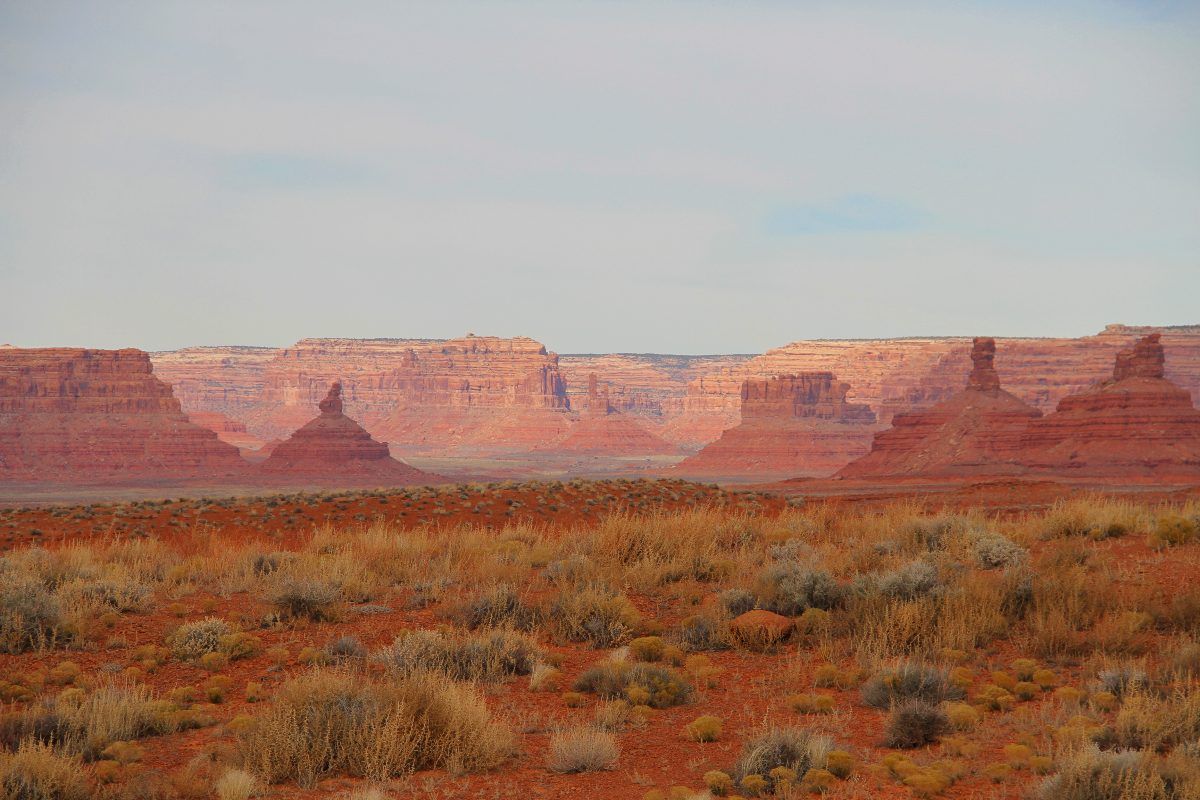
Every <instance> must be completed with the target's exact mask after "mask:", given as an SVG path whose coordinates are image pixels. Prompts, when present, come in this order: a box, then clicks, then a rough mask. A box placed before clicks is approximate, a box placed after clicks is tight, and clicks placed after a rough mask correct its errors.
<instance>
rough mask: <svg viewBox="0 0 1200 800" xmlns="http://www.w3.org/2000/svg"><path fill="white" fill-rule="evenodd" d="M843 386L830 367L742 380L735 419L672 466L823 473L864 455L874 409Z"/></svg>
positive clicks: (707, 471) (699, 473)
mask: <svg viewBox="0 0 1200 800" xmlns="http://www.w3.org/2000/svg"><path fill="white" fill-rule="evenodd" d="M849 391H850V385H849V384H847V383H842V382H839V381H838V380H837V378H836V377H835V376H834V375H833V373H831V372H803V373H799V374H796V375H779V376H776V377H772V378H766V379H761V380H760V379H748V380H746V381H744V382H743V383H742V389H741V414H742V421H741V423H739V424H738V425H736V426H734V427H732V428H730V429H728V430H726V431H725V432H723V433H722V434H721V436H720V438H718V439H717V440H716V441H715V442H712V443H711V444H709V445H707V446H705V447H704V448H703V449H702V450H701V451H700V452H699V453H697V454H695V455H694V456H691V457H689V458H686V459H684V460H683V461H682V462H680V463H679V464H678V465H677V466H676V467H675V470H674V471H675V472H677V473H679V474H681V475H686V476H694V477H734V476H743V475H753V476H755V477H759V476H763V477H765V478H771V477H776V476H785V475H786V476H805V475H809V476H811V475H829V474H831V473H833V472H834V471H836V470H837V469H838V468H839V467H842V466H844V465H845V464H846V463H848V462H849V461H851V460H853V459H855V458H857V457H858V456H861V455H864V454H865V453H866V452H867V451H868V450H869V449H870V443H871V435H872V433H873V432H874V431H875V430H876V426H875V414H874V412H872V411H871V409H870V408H869V407H868V406H865V405H862V404H859V403H851V402H849V401H847V399H846V397H847V394H848V393H849Z"/></svg>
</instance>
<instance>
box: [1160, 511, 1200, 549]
mask: <svg viewBox="0 0 1200 800" xmlns="http://www.w3.org/2000/svg"><path fill="white" fill-rule="evenodd" d="M1198 536H1200V520H1197V519H1196V518H1195V517H1188V516H1184V515H1183V514H1162V515H1160V516H1159V517H1158V518H1157V519H1155V520H1154V528H1153V530H1151V531H1150V544H1151V546H1153V547H1160V548H1161V547H1175V546H1177V545H1181V544H1189V543H1191V542H1194V541H1196V539H1197V537H1198Z"/></svg>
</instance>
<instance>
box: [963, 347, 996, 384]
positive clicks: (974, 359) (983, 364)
mask: <svg viewBox="0 0 1200 800" xmlns="http://www.w3.org/2000/svg"><path fill="white" fill-rule="evenodd" d="M995 360H996V340H995V339H992V338H991V337H987V338H984V337H978V336H977V337H976V338H975V340H974V341H973V342H972V344H971V374H970V376H969V377H968V378H967V389H969V390H971V391H976V392H997V391H999V390H1000V375H999V374H998V373H997V372H996V366H995Z"/></svg>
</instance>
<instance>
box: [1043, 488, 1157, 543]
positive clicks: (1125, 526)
mask: <svg viewBox="0 0 1200 800" xmlns="http://www.w3.org/2000/svg"><path fill="white" fill-rule="evenodd" d="M1144 526H1145V515H1144V513H1143V512H1142V511H1141V509H1139V508H1138V507H1137V506H1135V505H1133V504H1132V503H1128V502H1124V501H1120V500H1112V499H1109V498H1105V497H1082V498H1073V499H1070V500H1060V501H1059V502H1057V503H1055V504H1054V505H1053V506H1052V507H1051V508H1050V510H1049V511H1048V512H1046V514H1045V515H1044V517H1043V518H1042V535H1043V536H1044V537H1045V538H1047V539H1058V538H1066V537H1074V536H1081V537H1085V538H1088V539H1111V538H1113V537H1116V536H1124V535H1126V534H1128V533H1132V532H1134V531H1136V530H1139V529H1141V528H1143V527H1144Z"/></svg>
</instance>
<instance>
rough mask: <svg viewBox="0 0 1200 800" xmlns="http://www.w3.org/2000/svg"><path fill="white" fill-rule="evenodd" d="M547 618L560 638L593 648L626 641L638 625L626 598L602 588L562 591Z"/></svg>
mask: <svg viewBox="0 0 1200 800" xmlns="http://www.w3.org/2000/svg"><path fill="white" fill-rule="evenodd" d="M549 618H550V619H551V620H552V621H553V624H554V625H555V627H556V629H557V630H558V632H559V634H560V635H561V636H562V637H563V638H565V639H567V640H568V641H572V642H591V643H592V644H593V645H594V646H595V647H615V646H617V645H619V644H622V643H624V642H627V641H629V639H630V638H632V636H633V634H634V632H635V631H636V630H637V626H638V625H639V624H640V623H641V614H640V613H638V610H637V608H635V607H634V605H633V603H631V602H629V599H628V598H626V597H625V596H624V595H622V594H620V593H619V592H615V591H613V590H611V589H608V588H606V587H603V586H578V587H570V588H566V589H563V590H562V591H561V592H560V593H559V595H558V597H557V598H555V600H554V601H553V603H551V606H550V614H549Z"/></svg>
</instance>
